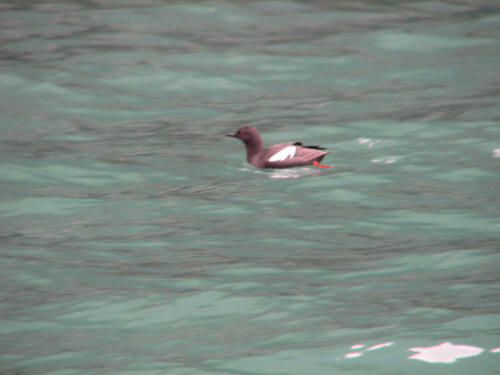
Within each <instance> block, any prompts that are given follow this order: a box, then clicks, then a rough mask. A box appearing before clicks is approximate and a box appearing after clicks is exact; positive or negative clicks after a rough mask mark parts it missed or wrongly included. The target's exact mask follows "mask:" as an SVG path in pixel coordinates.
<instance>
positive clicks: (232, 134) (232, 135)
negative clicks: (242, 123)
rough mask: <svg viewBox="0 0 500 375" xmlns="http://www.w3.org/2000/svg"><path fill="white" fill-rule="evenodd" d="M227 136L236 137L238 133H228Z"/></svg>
mask: <svg viewBox="0 0 500 375" xmlns="http://www.w3.org/2000/svg"><path fill="white" fill-rule="evenodd" d="M226 137H236V133H228V134H226Z"/></svg>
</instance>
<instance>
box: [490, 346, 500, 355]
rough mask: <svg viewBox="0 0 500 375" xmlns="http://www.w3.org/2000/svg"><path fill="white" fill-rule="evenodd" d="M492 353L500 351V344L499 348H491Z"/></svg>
mask: <svg viewBox="0 0 500 375" xmlns="http://www.w3.org/2000/svg"><path fill="white" fill-rule="evenodd" d="M490 353H500V346H499V347H498V348H493V349H490Z"/></svg>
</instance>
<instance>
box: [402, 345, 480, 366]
mask: <svg viewBox="0 0 500 375" xmlns="http://www.w3.org/2000/svg"><path fill="white" fill-rule="evenodd" d="M408 350H411V351H412V352H417V353H416V354H412V355H411V356H409V357H408V358H409V359H418V360H420V361H425V362H429V363H453V362H455V361H456V360H457V359H459V358H467V357H472V356H475V355H478V354H481V353H482V352H483V351H484V349H483V348H480V347H478V346H471V345H455V344H452V343H451V342H443V343H442V344H440V345H435V346H429V347H426V348H419V347H416V348H410V349H408Z"/></svg>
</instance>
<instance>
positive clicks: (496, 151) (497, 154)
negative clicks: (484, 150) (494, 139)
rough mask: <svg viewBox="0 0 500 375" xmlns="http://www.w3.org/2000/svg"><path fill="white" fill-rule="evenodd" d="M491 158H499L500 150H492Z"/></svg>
mask: <svg viewBox="0 0 500 375" xmlns="http://www.w3.org/2000/svg"><path fill="white" fill-rule="evenodd" d="M493 157H494V158H500V148H496V149H494V150H493Z"/></svg>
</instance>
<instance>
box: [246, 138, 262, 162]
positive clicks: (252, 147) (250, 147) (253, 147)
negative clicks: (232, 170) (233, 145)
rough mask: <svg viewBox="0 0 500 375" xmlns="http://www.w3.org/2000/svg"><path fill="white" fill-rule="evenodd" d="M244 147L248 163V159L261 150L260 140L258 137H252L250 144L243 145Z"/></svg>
mask: <svg viewBox="0 0 500 375" xmlns="http://www.w3.org/2000/svg"><path fill="white" fill-rule="evenodd" d="M245 147H246V149H247V160H248V161H249V162H250V159H251V158H252V157H253V156H254V155H256V154H257V153H259V152H260V151H261V150H262V139H261V138H260V136H258V137H254V138H253V139H252V140H251V141H250V142H248V143H245Z"/></svg>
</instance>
